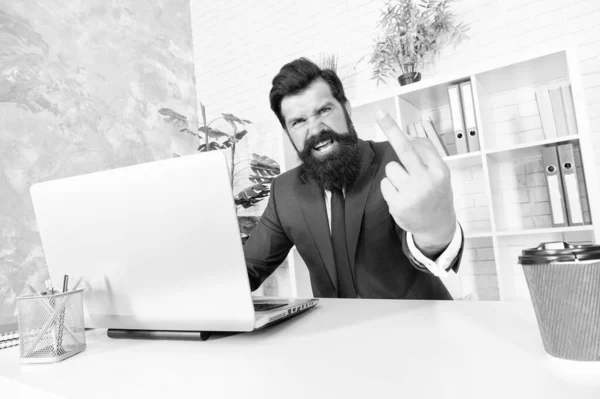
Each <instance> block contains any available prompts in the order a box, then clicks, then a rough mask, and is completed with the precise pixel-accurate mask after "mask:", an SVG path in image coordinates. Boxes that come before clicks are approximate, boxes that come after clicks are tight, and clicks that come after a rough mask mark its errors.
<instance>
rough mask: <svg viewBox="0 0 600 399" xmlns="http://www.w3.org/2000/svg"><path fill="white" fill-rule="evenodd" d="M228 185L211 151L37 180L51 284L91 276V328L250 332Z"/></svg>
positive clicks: (220, 159)
mask: <svg viewBox="0 0 600 399" xmlns="http://www.w3.org/2000/svg"><path fill="white" fill-rule="evenodd" d="M229 182H230V180H229V173H228V167H227V162H226V158H225V155H224V154H223V153H222V152H219V151H211V152H207V153H206V152H205V153H198V154H194V155H188V156H184V157H179V158H173V159H167V160H162V161H155V162H150V163H144V164H139V165H134V166H128V167H123V168H118V169H112V170H107V171H102V172H96V173H91V174H86V175H80V176H74V177H69V178H63V179H59V180H53V181H47V182H42V183H37V184H34V185H33V186H32V187H31V196H32V200H33V205H34V210H35V215H36V218H37V223H38V228H39V230H40V235H41V239H42V246H43V249H44V253H45V256H46V261H47V264H48V270H49V273H50V276H51V278H52V282H53V284H54V286H55V287H61V286H62V283H61V281H62V277H63V275H64V274H68V275H69V276H70V281H71V282H73V283H74V281H75V279H76V278H77V277H78V276H83V277H84V279H85V280H84V283H83V285H82V286H83V287H84V288H85V291H84V293H85V295H84V306H85V325H86V327H98V328H124V329H162V330H212V331H250V330H252V328H253V326H254V309H253V304H252V296H251V292H250V286H249V282H248V276H247V272H246V266H245V262H244V256H243V248H242V243H241V240H240V236H239V230H238V225H237V218H236V213H235V205H234V202H233V195H232V190H231V187H230V183H229ZM73 283H72V284H73Z"/></svg>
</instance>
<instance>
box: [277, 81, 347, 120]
mask: <svg viewBox="0 0 600 399" xmlns="http://www.w3.org/2000/svg"><path fill="white" fill-rule="evenodd" d="M331 101H336V100H335V98H334V97H333V94H332V93H331V88H330V87H329V85H328V84H327V83H326V82H325V81H323V80H322V79H318V80H316V81H314V82H313V83H311V85H310V86H308V87H307V88H306V89H305V90H303V91H301V92H300V93H297V94H293V95H290V96H285V97H284V98H283V100H282V101H281V114H282V115H283V116H284V118H285V119H286V120H288V119H291V118H294V117H295V115H296V114H301V113H304V112H311V111H313V108H316V107H320V106H322V105H323V104H325V103H327V102H331Z"/></svg>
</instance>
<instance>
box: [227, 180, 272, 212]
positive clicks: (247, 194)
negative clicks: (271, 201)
mask: <svg viewBox="0 0 600 399" xmlns="http://www.w3.org/2000/svg"><path fill="white" fill-rule="evenodd" d="M269 192H270V189H269V187H267V186H265V185H264V184H254V185H252V186H250V187H248V188H245V189H244V190H242V191H240V192H239V193H237V195H236V196H235V197H234V202H235V204H236V205H241V206H243V207H244V208H250V207H251V206H253V205H255V204H257V203H258V202H260V201H262V200H263V199H264V198H265V197H266V196H268V195H269Z"/></svg>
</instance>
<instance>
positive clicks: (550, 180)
mask: <svg viewBox="0 0 600 399" xmlns="http://www.w3.org/2000/svg"><path fill="white" fill-rule="evenodd" d="M542 162H543V163H544V170H545V174H546V183H547V187H548V197H549V200H550V211H551V214H552V225H553V226H554V227H561V226H579V225H583V224H585V223H584V215H583V205H582V195H581V194H580V192H581V193H584V192H585V186H583V187H581V191H580V187H579V184H580V181H582V182H583V181H584V180H583V176H581V177H582V179H579V177H580V176H578V172H577V168H576V166H575V165H576V162H575V151H574V144H572V143H562V144H551V145H545V146H542Z"/></svg>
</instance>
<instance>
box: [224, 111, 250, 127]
mask: <svg viewBox="0 0 600 399" xmlns="http://www.w3.org/2000/svg"><path fill="white" fill-rule="evenodd" d="M221 115H222V116H223V119H225V120H226V121H227V122H229V123H230V124H232V123H239V124H240V125H248V124H250V123H252V122H250V121H249V120H247V119H240V118H238V117H237V116H235V115H233V114H227V113H225V114H221Z"/></svg>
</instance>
